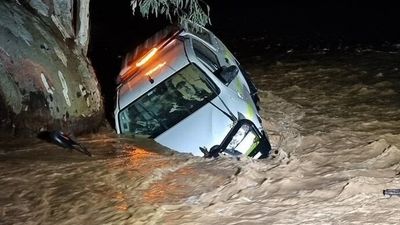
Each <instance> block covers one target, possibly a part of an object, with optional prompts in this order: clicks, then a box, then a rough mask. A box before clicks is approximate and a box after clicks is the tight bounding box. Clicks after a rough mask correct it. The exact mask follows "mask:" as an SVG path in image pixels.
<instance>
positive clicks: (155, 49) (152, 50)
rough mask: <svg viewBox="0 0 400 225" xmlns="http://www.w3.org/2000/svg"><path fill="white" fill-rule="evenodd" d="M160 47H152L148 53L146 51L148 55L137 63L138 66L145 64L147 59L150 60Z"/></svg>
mask: <svg viewBox="0 0 400 225" xmlns="http://www.w3.org/2000/svg"><path fill="white" fill-rule="evenodd" d="M157 50H158V48H152V49H151V50H150V51H149V52H148V53H146V55H144V56H143V57H142V58H141V59H140V60H139V61H138V62H137V63H136V66H137V67H140V66H142V65H143V64H145V63H146V62H147V61H149V59H150V58H151V57H152V56H153V55H154V54H156V52H157Z"/></svg>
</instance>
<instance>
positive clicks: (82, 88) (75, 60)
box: [0, 0, 104, 137]
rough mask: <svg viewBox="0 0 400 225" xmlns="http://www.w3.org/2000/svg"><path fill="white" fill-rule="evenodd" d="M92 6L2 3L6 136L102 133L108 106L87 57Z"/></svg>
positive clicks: (0, 60)
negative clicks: (45, 131) (49, 132)
mask: <svg viewBox="0 0 400 225" xmlns="http://www.w3.org/2000/svg"><path fill="white" fill-rule="evenodd" d="M88 17H89V0H43V1H41V0H25V1H22V0H19V1H18V0H14V1H11V0H4V1H1V2H0V133H1V137H4V136H10V135H11V136H13V135H18V136H27V135H28V136H30V135H35V134H36V133H37V132H38V131H39V130H40V129H61V130H63V131H66V132H72V133H74V134H79V133H83V132H87V131H92V130H94V129H96V128H98V126H99V124H100V123H101V121H102V120H103V115H104V112H103V103H102V98H101V94H100V87H99V85H98V82H97V78H96V76H95V73H94V70H93V68H92V66H91V64H90V62H89V60H88V59H87V57H86V51H87V46H88V30H89V29H88V24H89V23H88V19H89V18H88Z"/></svg>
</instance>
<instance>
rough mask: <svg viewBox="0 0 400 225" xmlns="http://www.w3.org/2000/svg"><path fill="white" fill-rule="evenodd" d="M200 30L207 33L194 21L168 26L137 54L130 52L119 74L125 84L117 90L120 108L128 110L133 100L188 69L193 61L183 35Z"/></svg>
mask: <svg viewBox="0 0 400 225" xmlns="http://www.w3.org/2000/svg"><path fill="white" fill-rule="evenodd" d="M196 30H206V31H207V29H205V28H204V27H202V26H200V25H197V24H195V23H192V22H190V21H184V22H183V24H182V25H179V26H177V25H170V26H167V27H166V28H164V29H162V30H160V31H159V32H157V33H155V34H154V35H152V36H151V37H149V38H148V39H147V40H146V41H144V42H143V43H142V44H140V45H139V46H137V47H136V48H135V49H134V51H132V52H130V53H128V54H127V55H126V56H125V58H124V61H123V65H122V69H121V71H120V73H119V75H118V79H119V80H120V81H122V82H121V84H119V86H118V90H117V91H118V98H119V103H118V106H117V107H119V108H120V109H122V108H124V107H126V106H127V105H128V104H130V103H131V102H132V100H134V99H137V98H138V97H140V96H142V95H143V94H144V93H146V92H147V91H149V90H150V89H152V88H153V87H154V86H156V85H157V84H159V83H160V82H162V81H163V80H165V79H166V78H168V77H169V76H171V75H172V74H174V73H175V72H176V71H178V70H180V69H181V68H183V67H184V66H186V65H187V64H188V63H189V60H188V58H187V57H186V53H185V48H184V41H183V38H182V37H181V35H183V36H184V35H185V34H187V33H193V32H195V31H196ZM154 47H158V48H159V49H158V51H157V52H156V53H155V55H154V56H152V57H151V58H150V59H149V61H148V62H146V63H145V64H143V65H141V66H140V67H137V66H135V64H136V63H137V62H138V61H140V60H141V59H142V58H143V57H144V56H145V55H146V54H147V53H149V52H150V50H152V48H154ZM124 75H128V76H127V77H129V78H127V79H125V80H124V79H122V78H123V76H124ZM151 81H153V82H151ZM133 90H134V91H133Z"/></svg>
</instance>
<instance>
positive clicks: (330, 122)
mask: <svg viewBox="0 0 400 225" xmlns="http://www.w3.org/2000/svg"><path fill="white" fill-rule="evenodd" d="M399 56H400V53H399V52H396V51H376V50H370V49H362V50H358V51H347V52H341V53H338V52H336V53H330V52H329V51H328V52H327V51H315V52H311V53H310V52H308V53H296V52H294V53H292V52H291V53H290V54H289V53H288V54H287V55H285V56H284V57H281V58H279V59H275V60H271V59H270V58H266V56H254V57H247V58H245V59H244V60H243V61H244V62H245V63H244V64H245V67H246V68H247V69H248V70H249V71H250V72H251V74H252V76H253V79H254V80H255V83H256V84H257V86H258V88H259V89H260V90H259V91H260V97H261V102H262V105H261V106H262V109H261V114H262V117H263V123H264V126H265V127H266V130H267V131H268V133H269V136H270V139H271V144H272V147H273V152H272V154H271V156H270V157H269V158H268V159H264V160H253V159H246V158H242V159H240V160H236V159H230V158H219V159H203V158H201V157H194V156H191V155H187V154H181V153H177V152H174V151H172V150H169V149H167V148H165V147H163V146H160V145H158V144H157V143H155V142H153V141H151V140H148V139H138V138H135V139H131V138H126V137H118V136H117V135H116V134H115V132H114V131H113V130H112V129H110V128H103V129H102V130H101V131H100V132H98V133H96V134H90V135H85V136H81V137H78V138H77V139H78V141H79V142H80V143H82V144H83V145H85V146H86V147H87V148H88V149H89V151H90V152H91V153H92V154H93V157H87V156H85V155H83V154H81V153H78V152H75V151H68V150H65V149H62V148H60V147H58V146H55V145H52V144H49V143H45V142H42V141H41V140H38V139H24V140H4V141H2V142H1V143H0V224H350V223H357V224H365V223H370V224H396V223H398V221H400V209H399V207H398V202H399V198H398V197H396V196H394V197H391V198H388V197H385V196H383V194H382V190H383V189H385V188H400V176H399V174H400V164H399V162H400V150H399V149H400V71H399V69H400V64H399V62H400V61H399Z"/></svg>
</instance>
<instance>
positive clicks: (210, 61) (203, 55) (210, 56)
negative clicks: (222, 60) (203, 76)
mask: <svg viewBox="0 0 400 225" xmlns="http://www.w3.org/2000/svg"><path fill="white" fill-rule="evenodd" d="M192 40H193V49H194V52H195V54H196V57H197V58H198V59H199V60H200V61H201V62H203V63H204V64H205V65H206V66H207V67H208V68H209V69H210V70H211V71H212V72H215V71H216V70H218V69H219V68H220V65H219V62H218V58H217V56H216V55H215V54H214V52H212V51H211V50H210V49H208V48H207V47H206V46H204V45H203V44H202V43H201V42H200V41H198V40H196V39H192Z"/></svg>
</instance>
